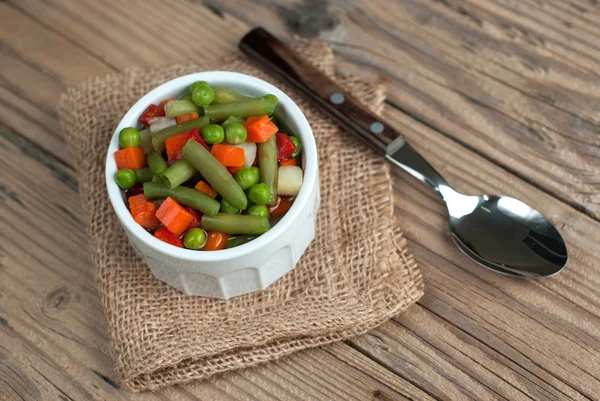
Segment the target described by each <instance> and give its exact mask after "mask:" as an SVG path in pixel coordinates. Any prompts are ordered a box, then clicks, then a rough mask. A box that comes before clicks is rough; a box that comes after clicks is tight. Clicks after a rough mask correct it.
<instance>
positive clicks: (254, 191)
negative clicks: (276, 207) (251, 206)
mask: <svg viewBox="0 0 600 401" xmlns="http://www.w3.org/2000/svg"><path fill="white" fill-rule="evenodd" d="M248 198H249V199H250V201H251V202H252V203H255V204H257V205H266V204H267V202H268V201H269V199H271V190H270V189H269V186H268V185H267V184H265V183H262V182H261V183H259V184H254V185H252V187H250V191H249V192H248Z"/></svg>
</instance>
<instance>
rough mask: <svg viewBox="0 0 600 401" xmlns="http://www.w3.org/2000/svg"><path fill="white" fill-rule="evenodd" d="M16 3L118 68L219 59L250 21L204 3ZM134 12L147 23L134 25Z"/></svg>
mask: <svg viewBox="0 0 600 401" xmlns="http://www.w3.org/2000/svg"><path fill="white" fill-rule="evenodd" d="M12 5H13V6H14V7H18V8H19V9H21V10H22V11H23V12H25V13H27V14H28V15H29V16H31V17H32V18H34V19H35V20H36V21H38V22H40V23H44V24H47V25H49V26H51V27H52V29H54V30H56V31H57V32H58V33H60V34H61V35H63V36H64V37H67V38H69V40H71V41H73V42H75V43H77V44H78V45H79V46H80V47H82V48H85V49H86V50H87V51H89V52H90V53H91V54H94V55H95V56H96V57H98V58H100V59H102V60H104V61H105V62H106V63H108V64H110V65H111V66H113V67H114V68H117V69H119V70H122V69H125V68H128V67H133V66H138V67H140V66H141V67H150V66H156V65H160V64H171V63H177V62H194V61H195V62H202V61H206V60H207V59H209V60H216V59H218V58H220V57H222V56H224V55H227V54H231V53H234V52H236V48H237V40H238V39H239V37H240V35H241V33H242V32H244V31H245V30H247V26H246V24H244V23H241V22H239V21H237V20H234V19H231V18H221V17H219V16H217V15H215V14H214V13H213V12H212V11H210V9H208V8H207V7H205V6H203V5H202V3H200V2H185V1H176V2H171V3H169V5H168V6H165V5H164V2H161V1H158V0H152V1H133V2H120V1H111V2H108V4H107V3H106V2H91V1H85V2H82V1H75V0H68V1H62V0H61V1H57V0H50V1H39V0H24V1H13V2H12ZM184 15H193V18H182V16H184ZM136 16H137V18H139V20H140V21H145V23H142V24H139V23H133V19H132V17H133V18H134V19H135V18H136ZM199 21H205V22H206V23H205V24H203V23H199ZM203 25H207V26H208V25H210V29H204V28H203ZM108 26H110V27H111V28H110V29H106V28H107V27H108Z"/></svg>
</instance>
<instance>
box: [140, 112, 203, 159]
mask: <svg viewBox="0 0 600 401" xmlns="http://www.w3.org/2000/svg"><path fill="white" fill-rule="evenodd" d="M208 124H210V118H208V117H206V116H205V117H200V118H196V119H195V120H191V121H186V122H184V123H183V124H179V125H174V126H172V127H168V128H165V129H162V130H160V131H158V132H155V133H154V134H152V135H151V137H152V146H154V149H155V150H156V151H158V152H164V151H165V148H166V147H165V141H166V140H167V139H169V138H170V137H172V136H175V135H179V134H181V133H183V132H185V131H188V130H191V129H192V128H194V127H198V128H200V129H202V127H204V126H205V125H208Z"/></svg>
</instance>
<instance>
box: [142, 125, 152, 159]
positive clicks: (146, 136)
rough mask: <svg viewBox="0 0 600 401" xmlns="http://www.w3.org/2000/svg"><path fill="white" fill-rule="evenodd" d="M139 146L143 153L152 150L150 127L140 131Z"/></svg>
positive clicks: (148, 152)
mask: <svg viewBox="0 0 600 401" xmlns="http://www.w3.org/2000/svg"><path fill="white" fill-rule="evenodd" d="M140 148H142V150H143V151H144V153H145V154H150V153H152V152H154V146H152V138H151V137H150V128H146V129H143V130H141V131H140Z"/></svg>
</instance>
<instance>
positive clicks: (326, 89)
mask: <svg viewBox="0 0 600 401" xmlns="http://www.w3.org/2000/svg"><path fill="white" fill-rule="evenodd" d="M240 49H241V50H242V51H243V52H245V53H246V54H248V55H249V56H250V57H252V58H255V59H256V60H258V61H259V62H261V63H263V64H264V65H266V66H267V67H268V68H269V69H270V70H272V71H276V72H278V73H279V74H280V75H281V76H282V77H283V78H284V79H286V80H287V82H289V83H290V84H292V85H293V86H295V87H296V88H297V89H298V90H299V91H301V92H302V93H304V94H305V95H306V96H307V97H308V98H309V99H310V100H312V101H313V102H314V103H316V104H317V106H319V107H320V109H321V110H322V111H323V112H325V113H326V114H328V115H329V116H330V117H331V118H332V119H334V120H335V121H337V122H338V123H339V124H340V125H342V126H344V127H345V128H346V129H347V130H348V131H349V132H351V133H353V134H354V135H356V136H358V137H359V138H360V139H361V140H363V141H364V142H365V143H367V144H368V145H370V146H372V147H373V148H374V149H375V150H377V151H378V152H379V153H381V154H382V155H383V156H384V157H385V158H386V159H387V160H389V161H390V162H392V163H393V164H394V165H396V166H398V167H400V168H402V169H404V170H405V171H407V172H408V173H410V174H411V175H412V176H414V177H416V178H418V179H419V180H421V181H422V182H424V183H427V184H429V185H430V186H431V187H432V188H433V189H434V190H435V191H436V192H437V193H438V194H439V195H440V196H441V198H442V199H443V200H444V202H445V203H446V206H447V207H448V215H449V218H450V232H451V234H452V239H453V240H454V243H455V244H456V246H457V247H458V248H459V249H460V250H461V251H462V252H463V253H464V254H465V255H467V256H468V257H469V258H471V259H472V260H474V261H475V262H476V263H478V264H480V265H481V266H483V267H485V268H487V269H490V270H492V271H495V272H497V273H501V274H505V275H509V276H514V277H525V278H538V277H549V276H552V275H554V274H557V273H558V272H560V271H561V270H562V269H563V268H564V266H565V265H566V263H567V259H568V256H567V247H566V245H565V242H564V240H563V239H562V237H561V236H560V234H559V232H558V230H557V229H556V228H555V227H554V226H553V225H552V223H551V222H550V221H549V220H548V219H546V218H545V217H544V216H542V215H541V214H540V213H539V212H538V211H537V210H535V209H533V208H532V207H531V206H529V205H527V204H525V203H523V202H521V201H519V200H517V199H514V198H511V197H508V196H495V195H479V196H468V195H463V194H461V193H459V192H457V191H455V190H454V189H452V187H450V185H448V183H447V182H446V180H444V178H442V176H441V175H440V174H439V173H438V172H437V171H436V170H435V169H434V168H433V167H431V165H430V164H429V163H428V162H427V161H426V160H425V159H424V158H423V156H421V155H420V154H419V153H418V152H417V151H416V150H415V149H414V148H413V147H412V146H411V145H409V144H408V143H407V142H406V139H405V138H404V136H402V135H401V134H400V133H399V132H397V131H396V130H395V129H394V128H393V127H391V126H390V125H387V124H385V123H384V122H383V121H382V119H381V117H379V116H377V115H376V114H374V113H372V112H371V111H370V110H369V109H368V108H366V107H365V106H364V105H363V104H362V103H360V102H359V101H358V100H357V99H356V98H354V97H353V96H352V95H351V94H350V93H348V92H347V91H345V90H344V89H342V88H341V87H340V86H338V85H337V84H336V83H335V82H334V81H333V80H331V79H330V78H329V77H328V76H326V75H325V74H323V73H322V72H321V71H319V70H318V69H317V68H315V67H314V66H313V65H312V64H310V63H309V62H308V61H306V60H305V59H303V58H302V56H300V54H298V53H297V52H295V51H294V50H293V49H291V48H290V47H288V46H286V45H285V44H283V43H282V42H280V41H279V40H278V39H277V38H275V37H274V36H273V35H271V34H270V33H269V32H267V31H266V30H264V29H263V28H256V29H254V30H252V31H250V32H249V33H248V34H246V36H244V38H243V39H242V41H241V42H240Z"/></svg>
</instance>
